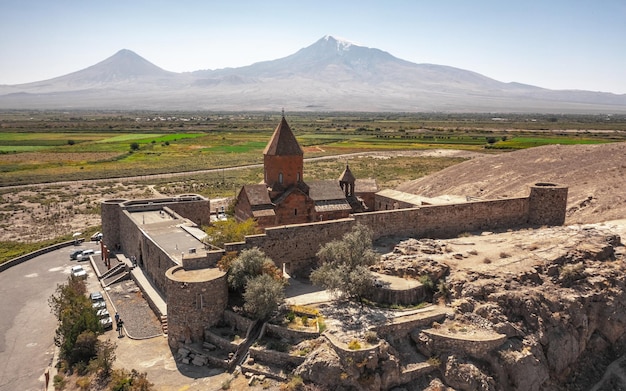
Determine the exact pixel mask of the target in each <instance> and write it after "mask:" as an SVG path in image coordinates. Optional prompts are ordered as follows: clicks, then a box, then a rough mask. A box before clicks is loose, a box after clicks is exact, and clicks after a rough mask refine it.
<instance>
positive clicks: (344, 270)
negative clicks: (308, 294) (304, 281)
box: [311, 224, 378, 301]
mask: <svg viewBox="0 0 626 391" xmlns="http://www.w3.org/2000/svg"><path fill="white" fill-rule="evenodd" d="M317 258H318V259H319V261H320V263H321V266H320V267H319V268H317V269H315V270H314V271H313V272H312V273H311V281H312V282H313V283H314V284H316V285H320V286H322V287H324V288H325V289H328V290H330V291H331V292H332V293H334V294H340V295H342V296H345V297H348V298H350V297H356V298H357V299H358V300H359V301H361V299H362V296H363V294H364V293H365V292H366V291H367V290H368V289H371V287H372V285H373V284H374V278H373V277H372V273H371V272H370V271H369V266H371V265H373V264H375V263H376V262H378V254H376V252H375V251H374V249H373V247H372V231H371V230H370V229H369V228H368V227H366V226H364V225H361V224H357V225H356V226H354V228H352V230H351V231H350V232H348V233H346V234H345V235H344V236H343V238H342V239H341V240H334V241H332V242H329V243H326V244H325V245H324V246H322V248H321V249H320V250H319V251H318V252H317Z"/></svg>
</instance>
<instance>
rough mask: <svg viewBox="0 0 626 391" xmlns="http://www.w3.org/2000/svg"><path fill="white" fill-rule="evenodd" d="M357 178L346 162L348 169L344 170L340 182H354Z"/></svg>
mask: <svg viewBox="0 0 626 391" xmlns="http://www.w3.org/2000/svg"><path fill="white" fill-rule="evenodd" d="M355 180H356V178H355V177H354V174H352V171H350V167H349V166H348V165H347V164H346V169H345V170H343V173H342V174H341V176H340V177H339V182H347V183H353V182H354V181H355Z"/></svg>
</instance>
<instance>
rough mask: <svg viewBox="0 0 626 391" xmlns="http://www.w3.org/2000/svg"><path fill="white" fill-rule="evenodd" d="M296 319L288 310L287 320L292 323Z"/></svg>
mask: <svg viewBox="0 0 626 391" xmlns="http://www.w3.org/2000/svg"><path fill="white" fill-rule="evenodd" d="M295 320H296V314H295V313H294V312H293V311H289V313H288V314H287V321H288V322H289V323H293V322H294V321H295Z"/></svg>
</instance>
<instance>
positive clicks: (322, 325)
mask: <svg viewBox="0 0 626 391" xmlns="http://www.w3.org/2000/svg"><path fill="white" fill-rule="evenodd" d="M317 328H318V329H319V332H320V334H321V333H323V332H324V331H326V322H324V317H323V316H321V315H320V316H318V317H317Z"/></svg>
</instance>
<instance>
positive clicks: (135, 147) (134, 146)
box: [130, 142, 139, 151]
mask: <svg viewBox="0 0 626 391" xmlns="http://www.w3.org/2000/svg"><path fill="white" fill-rule="evenodd" d="M138 149H139V143H137V142H132V143H130V150H131V151H136V150H138Z"/></svg>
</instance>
